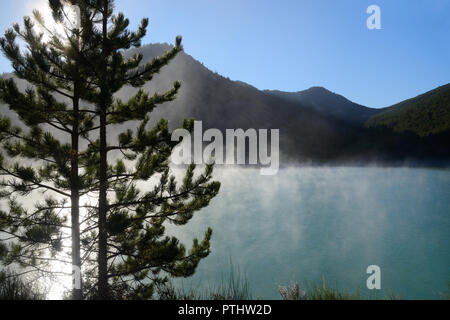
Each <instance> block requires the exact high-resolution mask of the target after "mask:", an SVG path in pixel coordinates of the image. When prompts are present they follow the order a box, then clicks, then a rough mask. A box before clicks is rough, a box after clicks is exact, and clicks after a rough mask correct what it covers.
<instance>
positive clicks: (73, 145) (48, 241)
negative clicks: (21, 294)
mask: <svg viewBox="0 0 450 320" xmlns="http://www.w3.org/2000/svg"><path fill="white" fill-rule="evenodd" d="M34 18H35V19H34V21H33V20H32V19H31V18H29V17H26V18H24V27H23V28H21V27H20V26H19V25H18V24H15V25H14V26H13V28H12V29H9V30H7V31H6V33H5V36H4V38H1V39H0V45H1V49H2V51H3V53H4V54H5V56H6V57H7V58H8V59H9V60H10V61H11V62H12V66H13V68H14V71H15V76H16V77H17V78H19V79H23V80H26V81H27V82H28V84H31V85H33V87H29V88H28V89H27V90H26V91H25V92H22V91H20V90H19V89H18V87H17V85H16V83H15V80H14V79H13V78H11V79H0V100H2V101H3V102H4V103H6V104H7V105H8V106H9V109H10V110H12V111H14V112H15V113H16V114H17V116H18V117H19V119H20V120H21V123H22V126H14V125H12V123H11V121H10V119H9V118H7V117H3V116H2V117H1V118H0V143H1V147H2V148H3V150H4V151H5V152H6V154H7V157H8V158H9V159H8V160H10V161H11V160H13V163H8V161H7V159H5V158H4V156H3V155H1V154H0V174H1V175H2V176H4V177H6V178H4V179H3V180H2V181H1V183H0V184H1V186H2V187H3V189H2V193H1V195H0V196H1V197H2V198H3V199H8V202H9V211H2V212H0V230H1V231H2V232H4V233H6V234H8V235H9V237H8V238H6V239H4V240H3V241H2V248H3V250H2V252H3V254H2V255H1V258H3V262H4V263H5V264H6V265H9V264H13V263H17V264H19V265H20V266H22V267H25V268H27V271H25V272H27V273H28V272H30V271H40V272H46V273H51V272H52V271H51V269H52V266H51V262H53V261H60V262H66V263H69V261H67V260H64V258H62V257H61V254H58V252H61V251H62V249H63V247H64V246H65V243H64V240H67V241H70V242H71V264H72V266H76V267H77V268H79V269H80V270H81V265H82V264H81V250H80V234H81V233H80V221H79V217H80V206H79V199H80V196H81V195H83V194H85V193H87V192H89V185H90V183H91V182H92V176H89V175H86V174H85V175H84V176H81V175H79V169H80V165H82V163H83V159H82V158H83V157H85V156H83V155H81V154H80V152H79V142H80V137H82V136H84V137H87V136H88V133H89V131H90V129H91V127H92V117H91V116H90V114H89V113H85V112H81V111H80V99H81V96H82V94H87V92H89V90H90V89H89V85H88V84H87V83H86V81H85V80H86V79H84V78H83V77H82V74H83V72H81V71H82V70H81V69H80V65H81V64H79V63H78V61H77V58H78V56H77V54H76V52H78V51H80V43H79V32H78V30H77V29H76V28H74V27H73V26H70V25H68V24H67V23H66V24H64V26H65V29H64V31H65V35H64V36H62V35H59V34H57V33H56V32H55V31H53V30H50V29H49V28H48V26H47V25H46V24H45V21H44V20H43V18H42V16H41V14H40V13H39V12H37V11H34ZM35 26H40V27H41V31H40V32H36V31H35ZM45 35H46V36H48V37H50V40H49V41H44V36H45ZM16 38H20V39H21V40H22V41H24V42H25V43H26V45H27V50H26V52H25V53H23V52H22V51H21V49H20V47H19V45H18V44H17V41H16ZM24 127H25V128H27V129H28V130H24ZM55 136H59V137H61V138H60V139H58V138H55ZM27 159H28V160H29V161H25V160H27ZM34 191H42V193H41V194H42V195H44V194H45V195H46V196H45V199H43V200H40V201H38V203H37V204H35V206H34V209H33V210H31V211H30V209H29V208H27V207H26V206H24V205H22V204H21V203H20V202H19V200H18V197H19V198H20V197H22V201H23V200H24V198H28V197H29V196H30V195H32V194H33V193H35V192H34ZM69 199H70V201H69ZM67 210H70V212H71V224H70V226H69V225H67V221H66V220H67V217H66V215H65V212H66V211H67ZM63 229H70V230H71V235H70V236H68V235H67V234H66V235H65V234H64V232H63ZM12 240H17V241H12ZM67 241H66V242H67ZM5 242H6V244H5ZM8 247H9V248H8ZM30 268H31V270H30ZM72 294H73V298H74V299H81V298H82V296H83V295H82V290H81V289H79V288H74V289H73V293H72Z"/></svg>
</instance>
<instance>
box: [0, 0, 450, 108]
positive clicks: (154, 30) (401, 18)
mask: <svg viewBox="0 0 450 320" xmlns="http://www.w3.org/2000/svg"><path fill="white" fill-rule="evenodd" d="M45 2H46V1H45V0H3V1H2V2H1V4H2V10H1V11H0V32H1V33H2V34H3V32H4V30H5V29H6V28H7V27H9V26H10V25H11V24H12V23H13V22H19V21H21V19H22V16H24V15H25V14H28V13H30V12H31V9H32V8H33V7H42V6H43V4H44V3H45ZM371 4H376V5H378V6H379V7H380V8H381V23H382V29H381V30H368V29H367V27H366V20H367V18H368V16H369V15H368V14H367V13H366V9H367V7H368V6H369V5H371ZM116 7H117V9H118V10H119V11H122V12H124V13H125V14H126V16H127V17H128V18H130V20H131V22H132V24H133V25H137V24H138V22H139V21H140V20H141V18H142V17H148V18H150V28H149V35H148V37H147V39H146V40H145V42H146V43H149V42H173V40H174V39H175V36H176V35H178V34H180V35H182V36H183V38H184V47H185V51H186V52H187V53H188V54H190V55H192V56H193V57H194V58H196V59H197V60H199V61H201V62H203V63H204V64H205V65H206V66H207V67H208V68H209V69H211V70H213V71H217V72H219V73H220V74H222V75H224V76H227V77H230V78H231V79H233V80H241V81H245V82H247V83H249V84H251V85H253V86H255V87H257V88H259V89H279V90H284V91H299V90H304V89H307V88H309V87H311V86H324V87H326V88H328V89H329V90H331V91H334V92H336V93H339V94H342V95H344V96H346V97H347V98H349V99H351V100H353V101H355V102H357V103H360V104H363V105H366V106H370V107H384V106H388V105H391V104H394V103H396V102H399V101H401V100H404V99H407V98H410V97H413V96H416V95H418V94H420V93H423V92H425V91H428V90H430V89H433V88H435V87H437V86H440V85H443V84H446V83H448V82H450V1H449V0H386V1H382V0H370V1H366V0H292V1H288V0H278V1H265V0H239V1H238V0H226V1H224V0H223V1H218V0H214V1H211V0H190V1H185V0H172V1H165V0H117V2H116ZM10 70H11V68H10V65H9V62H8V61H7V60H6V59H5V58H4V57H1V58H0V72H7V71H10Z"/></svg>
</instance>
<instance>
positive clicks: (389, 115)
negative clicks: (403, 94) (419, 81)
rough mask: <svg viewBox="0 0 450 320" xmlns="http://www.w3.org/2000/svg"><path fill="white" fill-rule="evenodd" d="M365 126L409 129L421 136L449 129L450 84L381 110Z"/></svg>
mask: <svg viewBox="0 0 450 320" xmlns="http://www.w3.org/2000/svg"><path fill="white" fill-rule="evenodd" d="M366 127H367V128H379V127H385V128H388V129H391V130H393V131H394V132H401V133H402V132H408V131H409V132H413V133H415V134H417V135H419V136H422V137H425V136H431V135H436V134H440V133H443V132H446V131H449V130H450V83H449V84H446V85H444V86H441V87H439V88H436V89H434V90H431V91H429V92H427V93H424V94H422V95H420V96H418V97H415V98H413V99H409V100H406V101H403V102H400V103H398V104H396V105H394V106H392V107H389V108H386V109H384V110H383V112H381V113H379V114H377V115H375V116H373V117H372V118H370V119H369V121H367V123H366Z"/></svg>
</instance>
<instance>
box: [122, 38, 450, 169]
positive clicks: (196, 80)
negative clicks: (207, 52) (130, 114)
mask: <svg viewBox="0 0 450 320" xmlns="http://www.w3.org/2000/svg"><path fill="white" fill-rule="evenodd" d="M170 48H171V45H170V44H167V43H159V44H149V45H145V46H143V47H141V48H139V49H133V50H129V51H127V52H125V55H132V54H134V53H136V52H142V53H143V55H144V59H143V63H145V62H149V61H151V60H152V59H153V58H154V57H155V56H160V55H162V54H164V52H165V51H167V50H169V49H170ZM177 80H180V81H181V83H182V87H181V89H180V91H179V94H178V97H177V99H175V100H174V101H173V102H170V103H167V104H164V105H162V106H159V107H158V108H156V109H155V110H154V111H153V112H152V113H151V115H150V116H151V119H152V120H151V122H152V123H155V122H156V121H157V120H158V119H160V118H165V119H168V121H169V127H170V129H172V130H173V129H175V128H178V127H179V126H180V125H181V123H182V122H183V120H184V119H185V118H194V119H197V120H201V121H202V122H203V128H204V130H207V129H209V128H217V129H220V130H222V131H223V130H225V129H250V128H255V129H280V152H281V155H282V157H283V162H284V163H348V162H351V163H355V162H371V161H380V162H388V161H403V160H405V159H408V160H410V159H413V160H418V161H423V160H430V159H431V160H434V159H440V160H442V159H444V160H450V153H449V151H447V150H448V148H446V147H445V146H446V141H448V140H446V139H447V135H448V131H449V130H447V131H445V130H444V131H443V132H440V133H439V134H438V135H431V136H428V137H421V136H420V135H417V134H414V133H411V132H396V131H395V130H392V128H389V127H384V126H368V125H367V123H368V122H369V121H371V119H372V118H374V117H376V116H377V115H379V114H382V113H384V112H386V111H388V110H389V108H384V109H374V108H368V107H365V106H362V105H359V104H357V103H354V102H352V101H350V100H349V99H347V98H345V97H344V96H342V95H339V94H336V93H333V92H331V91H329V90H328V89H326V88H323V87H317V86H316V87H311V88H309V89H306V90H303V91H298V92H291V93H289V92H282V91H278V90H259V89H257V88H255V87H253V86H252V85H250V84H247V83H245V82H242V81H233V80H230V79H229V78H226V77H223V76H221V75H220V74H218V73H215V72H212V71H211V70H209V69H208V68H207V67H205V66H204V65H203V64H202V63H201V62H199V61H197V60H196V59H194V58H193V57H192V56H190V55H189V54H187V53H185V52H182V53H180V54H179V55H178V56H177V57H176V58H175V59H174V60H173V61H172V62H171V63H170V64H169V65H168V66H166V67H164V68H163V70H162V71H161V72H160V74H157V75H155V77H154V79H153V80H152V81H151V82H149V83H146V84H145V85H144V87H143V89H144V90H145V91H147V92H149V93H150V94H153V93H155V92H160V93H162V92H165V91H167V90H169V89H170V88H172V85H173V82H174V81H177ZM136 91H137V89H136V88H131V87H124V88H123V89H122V90H120V91H119V92H118V93H117V95H116V97H117V98H120V99H122V100H124V101H126V100H127V99H128V98H129V97H131V96H132V95H133V94H134V93H135V92H136ZM413 99H414V98H413ZM409 100H411V99H409ZM406 101H408V100H405V101H404V102H406ZM402 103H403V102H402ZM444 107H445V106H444ZM447 107H448V106H447Z"/></svg>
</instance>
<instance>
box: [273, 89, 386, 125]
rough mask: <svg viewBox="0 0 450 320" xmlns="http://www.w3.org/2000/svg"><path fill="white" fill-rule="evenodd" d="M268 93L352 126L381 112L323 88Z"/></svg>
mask: <svg viewBox="0 0 450 320" xmlns="http://www.w3.org/2000/svg"><path fill="white" fill-rule="evenodd" d="M266 92H267V93H269V94H271V95H274V96H278V97H282V98H285V99H288V100H290V101H295V102H298V103H301V104H302V105H304V106H307V107H309V108H311V109H313V110H316V111H317V112H319V113H321V114H324V115H326V116H330V117H334V118H336V119H339V120H340V121H344V122H348V123H350V124H356V125H361V124H363V123H365V122H366V121H367V120H368V119H369V118H371V117H372V116H374V115H376V114H378V113H380V112H381V110H380V109H373V108H368V107H365V106H362V105H360V104H357V103H354V102H352V101H350V100H348V99H347V98H345V97H343V96H341V95H338V94H336V93H333V92H331V91H329V90H327V89H325V88H323V87H312V88H310V89H308V90H305V91H299V92H283V91H278V90H275V91H266Z"/></svg>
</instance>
